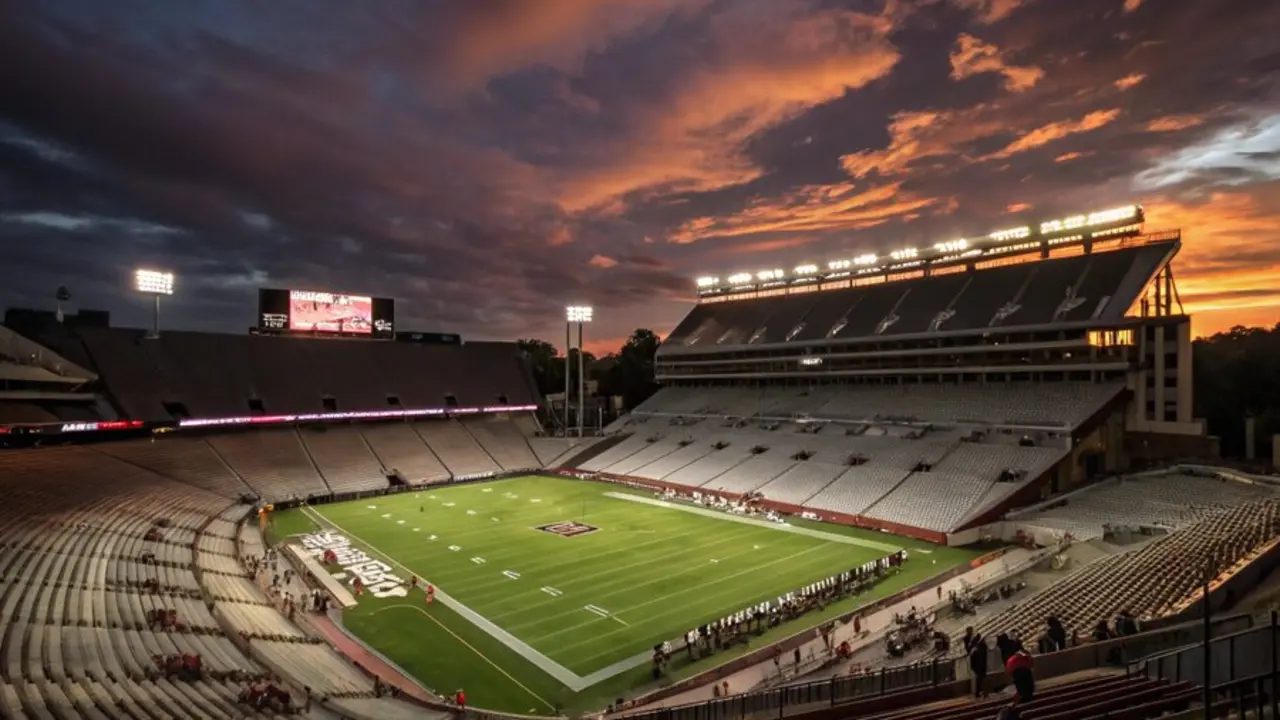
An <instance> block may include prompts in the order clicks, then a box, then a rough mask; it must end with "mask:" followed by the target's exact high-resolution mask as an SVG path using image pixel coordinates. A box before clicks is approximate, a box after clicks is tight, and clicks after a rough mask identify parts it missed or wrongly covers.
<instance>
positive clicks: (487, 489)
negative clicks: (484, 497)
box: [480, 488, 493, 492]
mask: <svg viewBox="0 0 1280 720" xmlns="http://www.w3.org/2000/svg"><path fill="white" fill-rule="evenodd" d="M480 492H493V488H484V489H482V490H481V491H480Z"/></svg>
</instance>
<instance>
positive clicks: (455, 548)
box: [449, 545, 462, 552]
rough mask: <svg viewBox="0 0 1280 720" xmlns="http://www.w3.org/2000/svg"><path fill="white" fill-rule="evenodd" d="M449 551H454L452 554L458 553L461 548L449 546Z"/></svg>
mask: <svg viewBox="0 0 1280 720" xmlns="http://www.w3.org/2000/svg"><path fill="white" fill-rule="evenodd" d="M449 549H450V550H452V551H454V552H458V551H459V550H461V549H462V548H460V547H458V546H457V545H450V546H449Z"/></svg>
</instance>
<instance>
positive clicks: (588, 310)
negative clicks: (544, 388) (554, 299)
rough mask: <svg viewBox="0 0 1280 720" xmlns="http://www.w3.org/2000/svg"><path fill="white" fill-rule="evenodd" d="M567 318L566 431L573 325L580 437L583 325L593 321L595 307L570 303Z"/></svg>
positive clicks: (583, 389) (566, 427)
mask: <svg viewBox="0 0 1280 720" xmlns="http://www.w3.org/2000/svg"><path fill="white" fill-rule="evenodd" d="M564 310H565V319H566V320H567V321H568V323H567V325H566V326H565V351H564V433H565V436H566V437H567V436H568V435H569V374H570V373H569V371H570V364H569V350H568V348H569V345H570V343H571V338H572V331H573V326H574V325H577V326H578V437H582V413H583V412H585V411H586V372H585V371H584V367H585V365H586V363H585V362H584V361H583V358H582V353H583V347H582V329H583V326H584V325H586V324H587V323H589V322H591V319H592V316H593V315H594V312H595V311H594V309H593V308H592V307H591V306H590V305H570V306H568V307H566V308H565V309H564Z"/></svg>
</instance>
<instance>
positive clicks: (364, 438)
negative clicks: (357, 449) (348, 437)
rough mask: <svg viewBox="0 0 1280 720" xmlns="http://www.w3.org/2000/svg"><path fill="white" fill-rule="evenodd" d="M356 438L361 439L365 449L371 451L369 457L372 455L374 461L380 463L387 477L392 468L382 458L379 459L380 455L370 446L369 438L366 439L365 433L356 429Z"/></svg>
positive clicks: (379, 465)
mask: <svg viewBox="0 0 1280 720" xmlns="http://www.w3.org/2000/svg"><path fill="white" fill-rule="evenodd" d="M356 436H357V437H359V438H360V442H362V443H364V447H365V449H366V450H368V451H369V455H371V456H372V457H373V459H374V460H377V461H378V467H380V468H382V474H383V475H386V474H387V473H388V472H390V471H391V468H389V467H387V464H386V463H384V462H382V458H380V457H378V453H376V452H374V450H373V446H372V445H370V444H369V438H367V437H365V436H364V433H362V432H360V430H359V428H357V429H356Z"/></svg>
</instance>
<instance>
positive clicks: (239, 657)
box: [0, 443, 443, 720]
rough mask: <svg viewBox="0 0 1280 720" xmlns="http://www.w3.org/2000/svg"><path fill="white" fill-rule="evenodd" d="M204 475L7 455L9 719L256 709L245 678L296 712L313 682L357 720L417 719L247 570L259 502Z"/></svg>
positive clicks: (0, 575)
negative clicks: (177, 663)
mask: <svg viewBox="0 0 1280 720" xmlns="http://www.w3.org/2000/svg"><path fill="white" fill-rule="evenodd" d="M181 447H182V448H183V449H184V450H187V451H189V450H190V449H191V448H193V447H195V446H194V444H192V443H184V444H182V445H181ZM173 459H174V461H175V462H177V459H176V458H173ZM190 467H192V468H195V474H193V475H191V476H187V475H184V474H183V472H182V470H181V465H176V466H173V467H171V468H170V471H172V472H174V474H175V477H177V478H179V479H181V480H183V482H179V481H178V480H175V479H174V478H171V477H166V476H164V475H161V474H159V473H158V472H153V471H152V470H149V469H144V468H143V467H141V466H139V465H137V464H133V463H130V462H126V461H123V460H117V459H114V458H113V457H111V456H110V455H108V454H105V453H102V452H98V451H97V450H94V449H90V448H88V447H67V448H54V449H47V450H34V451H27V452H21V453H9V454H6V455H5V456H4V462H3V463H2V464H0V487H3V489H4V492H5V502H4V503H3V504H2V505H0V613H2V615H0V617H3V630H2V631H0V633H2V636H0V676H2V678H3V681H2V682H0V717H6V718H27V717H31V718H58V719H59V720H69V719H70V718H80V717H88V718H138V719H143V718H146V719H153V718H155V719H158V718H233V717H245V716H254V715H256V711H255V710H254V709H253V708H251V707H249V706H247V705H244V704H241V703H238V702H237V700H238V694H239V692H240V683H241V682H244V681H255V680H268V679H269V678H272V677H276V676H282V677H283V678H285V680H286V681H288V682H291V683H293V685H292V686H291V687H287V688H286V692H290V693H291V694H292V695H293V697H294V700H295V703H296V705H301V704H302V699H301V695H300V691H301V688H303V687H304V686H309V687H310V688H311V690H312V692H313V694H314V695H315V696H320V697H326V698H329V699H330V701H332V702H333V703H343V704H342V705H341V707H343V708H344V713H347V714H348V715H349V716H353V717H366V718H381V717H402V716H405V715H406V714H407V711H406V708H407V706H404V705H403V704H402V703H400V702H399V701H394V700H389V699H378V698H375V697H374V696H373V694H372V692H370V691H371V683H370V681H368V680H367V679H366V678H365V677H364V676H363V675H362V674H361V673H360V672H359V671H358V670H356V669H355V668H354V667H352V666H350V665H349V664H347V662H346V661H345V660H344V659H343V658H342V657H341V656H339V655H337V654H336V653H335V652H334V651H332V650H330V649H329V647H328V646H327V645H324V644H322V643H320V642H319V641H315V640H312V639H311V638H310V637H309V636H308V635H307V633H306V632H304V631H303V630H301V629H300V628H299V627H298V626H295V625H293V624H292V623H290V622H289V621H288V620H287V619H286V618H285V616H284V615H282V614H281V613H280V612H278V611H277V610H276V609H275V607H274V606H273V605H272V604H271V603H270V602H269V601H268V599H267V597H266V595H265V594H264V593H263V591H262V590H261V589H260V588H259V586H258V585H257V584H256V583H255V582H254V581H253V580H252V579H251V578H250V577H249V573H248V572H247V571H246V570H245V567H244V566H243V565H242V564H241V562H240V558H242V557H245V555H246V554H261V552H262V540H261V536H260V535H258V533H257V527H256V525H255V524H253V523H245V524H240V523H241V521H242V519H243V518H244V517H245V516H246V514H247V513H248V512H249V510H250V506H248V505H243V504H241V503H240V502H239V500H238V499H237V497H236V495H237V492H238V490H239V488H238V487H236V486H235V485H233V484H231V483H229V482H226V481H225V479H221V480H219V484H220V485H221V487H223V488H225V489H227V490H231V492H230V493H228V492H218V491H216V490H211V489H208V488H202V487H197V484H198V483H199V482H200V480H199V479H198V478H199V477H200V472H201V463H200V461H199V460H197V461H195V462H193V463H192V464H191V465H190ZM204 469H205V470H207V468H204ZM192 478H197V479H196V480H194V481H191V480H192ZM153 611H165V612H167V611H172V612H173V613H174V614H175V615H174V618H175V621H174V622H172V623H167V624H165V623H159V622H157V621H156V620H155V617H154V616H149V612H153ZM177 654H193V655H199V656H200V658H201V661H202V674H201V677H200V679H198V680H190V679H181V678H178V677H174V676H171V675H166V674H165V673H164V672H163V671H162V668H160V667H159V666H158V665H157V662H156V658H157V657H164V656H168V655H177ZM273 682H274V681H273ZM347 703H354V705H353V706H348V705H347ZM350 707H355V708H358V710H357V711H355V713H354V714H351V713H352V711H351V710H350ZM418 712H419V713H421V715H420V716H425V717H431V716H433V715H435V716H437V717H438V716H442V715H443V714H440V713H434V714H433V713H430V712H426V711H421V710H419V711H418ZM332 716H333V715H331V714H329V715H324V717H332Z"/></svg>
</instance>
